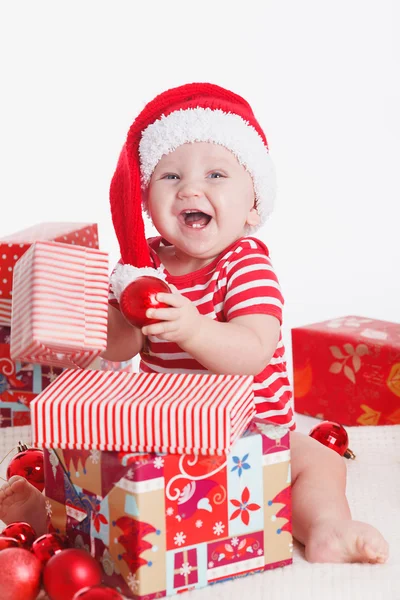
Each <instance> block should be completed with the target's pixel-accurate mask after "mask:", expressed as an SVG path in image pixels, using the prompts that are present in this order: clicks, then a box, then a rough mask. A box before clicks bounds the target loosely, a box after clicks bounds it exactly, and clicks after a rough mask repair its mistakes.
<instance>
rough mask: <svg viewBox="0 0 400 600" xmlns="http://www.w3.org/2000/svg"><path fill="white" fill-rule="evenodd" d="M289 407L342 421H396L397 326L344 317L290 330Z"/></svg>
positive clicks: (399, 376) (399, 380)
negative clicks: (291, 385) (291, 373)
mask: <svg viewBox="0 0 400 600" xmlns="http://www.w3.org/2000/svg"><path fill="white" fill-rule="evenodd" d="M292 350H293V369H294V400H295V410H296V411H297V412H299V413H303V414H306V415H311V416H315V417H318V418H321V419H327V420H332V421H336V422H339V423H341V424H343V425H393V424H397V423H400V408H399V400H400V324H397V323H390V322H388V321H378V320H376V319H368V318H364V317H357V316H346V317H340V318H337V319H332V320H330V321H323V322H322V323H315V324H312V325H307V326H304V327H296V328H294V329H292Z"/></svg>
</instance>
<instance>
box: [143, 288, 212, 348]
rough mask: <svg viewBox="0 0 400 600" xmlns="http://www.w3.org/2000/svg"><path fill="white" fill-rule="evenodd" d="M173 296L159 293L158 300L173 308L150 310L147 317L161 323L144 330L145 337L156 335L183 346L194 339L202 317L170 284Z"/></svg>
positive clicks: (147, 326)
mask: <svg viewBox="0 0 400 600" xmlns="http://www.w3.org/2000/svg"><path fill="white" fill-rule="evenodd" d="M169 287H170V288H171V290H172V292H173V293H172V294H165V293H159V294H157V300H158V301H159V302H163V303H164V304H168V305H169V306H170V307H171V308H149V309H148V310H147V311H146V317H148V318H149V319H156V320H157V321H158V320H159V321H160V322H159V323H154V324H153V325H146V327H143V328H142V333H143V335H155V336H157V337H159V338H160V339H162V340H167V341H169V342H176V343H177V344H182V343H184V342H185V341H187V340H189V339H191V338H192V336H193V335H194V334H195V333H196V332H197V331H198V328H199V327H200V319H201V315H200V313H199V311H198V310H197V308H196V306H195V305H194V304H193V303H192V302H191V301H190V300H188V299H187V298H185V296H182V294H180V293H179V292H178V290H177V289H176V287H175V286H173V285H171V284H169Z"/></svg>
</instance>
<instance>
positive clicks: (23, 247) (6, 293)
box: [0, 223, 98, 327]
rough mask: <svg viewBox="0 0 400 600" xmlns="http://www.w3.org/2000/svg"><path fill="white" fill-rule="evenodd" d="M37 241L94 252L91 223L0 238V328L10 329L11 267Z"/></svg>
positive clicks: (94, 229)
mask: <svg viewBox="0 0 400 600" xmlns="http://www.w3.org/2000/svg"><path fill="white" fill-rule="evenodd" d="M37 241H42V242H43V241H54V242H62V243H64V244H73V245H76V244H77V245H80V246H87V247H89V248H98V235H97V225H96V224H95V223H39V224H37V225H34V226H33V227H29V228H28V229H24V230H22V231H18V232H16V233H13V234H12V235H9V236H6V237H2V238H0V326H1V325H5V326H6V327H9V326H10V325H11V299H12V293H13V289H12V280H13V271H14V266H15V263H16V262H17V261H18V260H19V259H20V258H21V256H22V255H23V254H25V252H26V251H27V250H28V249H29V248H30V246H31V245H32V244H33V243H34V242H37Z"/></svg>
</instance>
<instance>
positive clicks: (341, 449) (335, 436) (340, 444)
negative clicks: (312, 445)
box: [309, 421, 355, 459]
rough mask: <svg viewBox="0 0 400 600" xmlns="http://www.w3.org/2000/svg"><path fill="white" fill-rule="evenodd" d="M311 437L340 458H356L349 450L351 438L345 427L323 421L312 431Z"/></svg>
mask: <svg viewBox="0 0 400 600" xmlns="http://www.w3.org/2000/svg"><path fill="white" fill-rule="evenodd" d="M309 435H310V436H311V437H312V438H314V439H315V440H317V441H318V442H320V443H321V444H323V445H324V446H327V447H328V448H331V450H334V451H335V452H337V453H338V454H340V456H344V457H345V458H353V459H354V458H355V454H353V452H352V451H351V450H350V449H349V437H348V435H347V431H346V430H345V428H344V427H343V425H340V424H339V423H335V422H334V421H322V422H321V423H317V425H315V426H314V427H313V428H312V429H311V431H310V433H309Z"/></svg>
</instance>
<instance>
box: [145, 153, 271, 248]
mask: <svg viewBox="0 0 400 600" xmlns="http://www.w3.org/2000/svg"><path fill="white" fill-rule="evenodd" d="M146 194H147V197H146V201H147V203H148V208H149V213H150V216H151V219H152V221H153V223H154V226H155V227H156V229H157V230H158V232H159V233H160V234H161V235H162V237H164V238H165V239H167V240H168V241H169V242H170V243H171V244H173V245H174V246H175V247H176V248H178V249H180V250H181V251H182V252H185V253H186V254H188V255H189V256H191V257H198V258H204V259H210V258H213V257H214V256H217V255H218V254H219V253H220V252H222V251H223V250H224V249H225V248H226V247H228V246H229V245H230V244H232V243H233V242H235V241H236V240H237V239H239V238H240V237H242V236H243V235H244V233H245V228H246V225H249V226H254V225H257V224H258V223H259V220H260V219H259V216H258V213H257V211H256V209H255V208H254V188H253V182H252V179H251V177H250V175H249V173H247V171H246V170H245V169H244V168H243V167H242V166H241V165H240V164H239V163H238V161H237V160H236V158H235V156H234V155H233V154H232V153H231V152H229V150H227V149H226V148H224V147H223V146H220V145H217V144H212V143H208V142H196V143H194V144H184V145H182V146H180V147H179V148H177V149H176V150H175V151H174V152H171V153H170V154H168V155H166V156H163V157H162V159H161V160H160V162H159V163H158V165H157V167H156V168H155V170H154V173H153V175H152V177H151V180H150V183H149V187H148V190H147V192H146Z"/></svg>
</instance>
